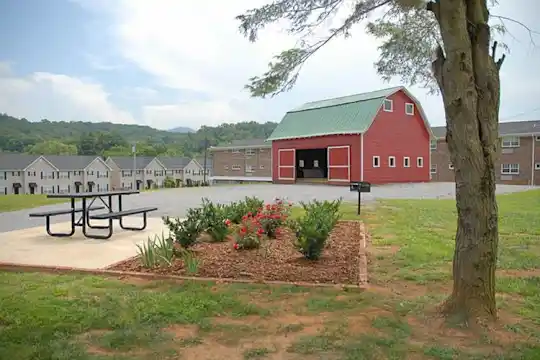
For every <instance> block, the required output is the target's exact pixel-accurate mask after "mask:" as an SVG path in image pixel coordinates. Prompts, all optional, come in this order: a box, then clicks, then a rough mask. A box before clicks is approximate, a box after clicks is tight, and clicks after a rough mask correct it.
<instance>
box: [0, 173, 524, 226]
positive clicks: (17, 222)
mask: <svg viewBox="0 0 540 360" xmlns="http://www.w3.org/2000/svg"><path fill="white" fill-rule="evenodd" d="M528 189H530V187H528V186H517V185H499V186H498V187H497V192H498V193H509V192H517V191H524V190H528ZM371 191H372V192H371V193H369V194H364V195H363V196H364V199H365V200H366V201H373V200H374V199H397V198H409V199H422V198H424V199H437V198H452V197H454V194H455V187H454V184H453V183H425V184H397V185H383V186H376V187H372V189H371ZM245 196H257V197H259V198H261V199H264V200H265V201H271V200H273V199H274V198H275V197H276V196H279V197H286V198H287V199H289V200H291V201H294V202H297V201H309V200H311V199H313V198H317V199H319V200H333V199H337V198H339V197H343V199H344V200H346V201H355V200H356V199H357V197H356V193H351V192H350V191H349V189H348V188H347V187H337V186H325V185H273V184H260V185H257V184H255V185H221V186H213V187H207V188H180V189H170V190H160V191H154V192H145V193H142V194H138V195H131V196H126V197H125V198H124V199H123V201H124V208H132V207H142V206H156V207H158V208H159V211H156V212H154V213H152V216H156V217H159V216H164V215H169V216H184V214H185V211H186V209H188V208H191V207H195V206H198V205H199V204H200V202H201V198H203V197H207V198H209V199H210V200H211V201H214V202H221V203H226V202H230V201H235V200H240V199H243V198H244V197H245ZM0 201H1V198H0ZM65 207H66V205H65V204H55V205H48V206H43V207H41V208H40V210H50V209H58V208H65ZM32 211H35V209H33V210H20V211H14V212H9V213H0V232H5V231H11V230H17V229H24V228H29V227H34V226H43V224H44V220H43V219H39V218H37V219H36V218H32V219H30V218H29V217H28V214H29V213H30V212H32ZM53 219H54V218H53ZM66 219H67V217H61V216H60V217H56V219H55V221H66Z"/></svg>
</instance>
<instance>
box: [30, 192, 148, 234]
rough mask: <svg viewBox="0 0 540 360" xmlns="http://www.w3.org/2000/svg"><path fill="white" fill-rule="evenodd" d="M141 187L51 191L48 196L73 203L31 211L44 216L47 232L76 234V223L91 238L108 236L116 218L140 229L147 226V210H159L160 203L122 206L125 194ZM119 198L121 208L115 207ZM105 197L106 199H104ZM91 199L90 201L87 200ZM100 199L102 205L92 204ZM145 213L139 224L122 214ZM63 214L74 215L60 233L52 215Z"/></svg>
mask: <svg viewBox="0 0 540 360" xmlns="http://www.w3.org/2000/svg"><path fill="white" fill-rule="evenodd" d="M138 193H139V191H133V190H122V191H106V192H86V193H66V194H50V195H48V196H47V197H48V198H56V199H70V202H71V207H70V208H68V209H61V210H52V211H42V212H36V213H31V214H30V215H29V216H30V217H45V226H46V230H47V234H49V235H50V236H55V237H69V236H72V235H73V234H75V228H76V227H77V226H80V227H82V232H83V234H84V236H85V237H87V238H91V239H109V238H110V237H111V236H112V234H113V220H118V221H119V224H120V228H122V229H124V230H131V231H141V230H144V229H145V228H146V226H147V214H148V213H149V212H152V211H156V210H157V209H158V208H157V207H143V208H138V209H129V210H124V209H122V196H127V195H132V194H138ZM114 197H117V198H118V210H117V211H115V210H114V209H113V198H114ZM104 198H105V199H106V200H107V201H106V200H104ZM90 199H91V201H90V202H89V204H87V202H88V200H90ZM97 199H99V200H100V201H101V203H102V204H103V205H99V206H93V204H94V201H96V200H97ZM75 200H81V207H80V208H76V207H75ZM103 209H107V210H108V211H107V212H104V213H100V214H94V213H91V212H93V211H95V210H103ZM79 213H80V214H81V216H80V218H79V219H78V220H76V217H75V214H79ZM137 214H142V215H143V225H142V226H140V227H132V226H126V225H124V224H123V221H122V220H123V217H125V216H129V215H137ZM60 215H71V230H70V231H69V232H67V233H57V232H53V231H52V230H51V220H50V219H51V217H54V216H60ZM90 219H94V220H108V224H107V225H92V224H91V223H90ZM87 229H106V230H107V232H106V233H105V234H91V233H88V232H87Z"/></svg>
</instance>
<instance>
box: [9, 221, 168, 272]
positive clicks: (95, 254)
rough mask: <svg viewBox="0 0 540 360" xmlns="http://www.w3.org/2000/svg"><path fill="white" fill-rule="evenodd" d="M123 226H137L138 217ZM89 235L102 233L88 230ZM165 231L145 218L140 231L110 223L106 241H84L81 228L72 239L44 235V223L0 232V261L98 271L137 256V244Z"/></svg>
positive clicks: (59, 227) (160, 223)
mask: <svg viewBox="0 0 540 360" xmlns="http://www.w3.org/2000/svg"><path fill="white" fill-rule="evenodd" d="M124 221H125V223H124V224H125V225H134V226H140V224H141V222H142V218H141V217H126V218H124ZM93 224H94V225H106V221H101V222H99V221H97V220H94V221H93ZM51 227H52V229H54V230H53V231H64V230H66V231H67V229H69V227H70V223H69V222H61V223H56V224H52V226H51ZM89 231H92V233H96V232H100V231H102V232H103V231H104V230H94V229H90V230H89ZM162 232H163V233H165V234H168V229H167V228H166V227H165V225H164V224H163V221H162V220H161V218H148V226H147V227H146V229H145V230H143V231H126V230H122V229H121V228H120V226H119V225H118V222H117V221H115V222H114V233H113V236H112V237H111V238H110V239H108V240H95V239H88V238H86V237H84V235H83V234H82V229H81V228H77V232H76V233H75V235H73V236H72V237H66V238H59V237H51V236H49V235H47V232H46V230H45V224H43V225H41V226H38V227H32V228H28V229H22V230H14V231H10V232H3V233H0V239H1V241H0V262H3V263H14V264H24V265H41V266H61V267H63V266H66V267H76V268H82V269H102V268H105V267H107V266H109V265H112V264H114V263H116V262H119V261H122V260H125V259H127V258H129V257H132V256H134V255H137V246H136V245H137V244H141V243H143V242H144V241H146V240H147V239H148V237H151V238H152V239H153V238H154V235H156V234H158V235H159V236H161V234H162Z"/></svg>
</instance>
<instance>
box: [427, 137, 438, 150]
mask: <svg viewBox="0 0 540 360" xmlns="http://www.w3.org/2000/svg"><path fill="white" fill-rule="evenodd" d="M429 149H430V150H431V151H433V150H437V140H436V139H435V140H430V141H429Z"/></svg>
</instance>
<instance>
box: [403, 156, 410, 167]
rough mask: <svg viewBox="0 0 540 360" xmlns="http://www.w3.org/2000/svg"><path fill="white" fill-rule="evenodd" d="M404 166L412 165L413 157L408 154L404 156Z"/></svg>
mask: <svg viewBox="0 0 540 360" xmlns="http://www.w3.org/2000/svg"><path fill="white" fill-rule="evenodd" d="M403 167H406V168H408V167H411V158H410V157H408V156H406V157H404V158H403Z"/></svg>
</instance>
